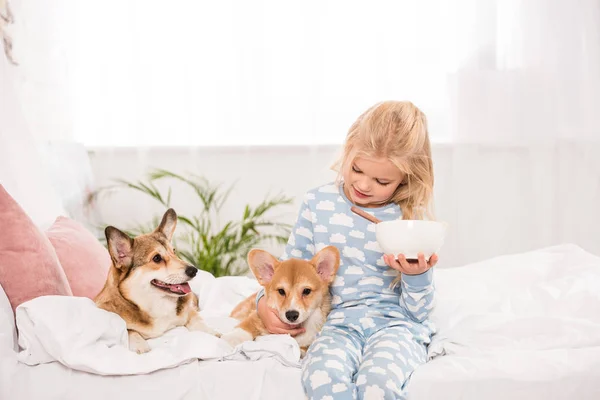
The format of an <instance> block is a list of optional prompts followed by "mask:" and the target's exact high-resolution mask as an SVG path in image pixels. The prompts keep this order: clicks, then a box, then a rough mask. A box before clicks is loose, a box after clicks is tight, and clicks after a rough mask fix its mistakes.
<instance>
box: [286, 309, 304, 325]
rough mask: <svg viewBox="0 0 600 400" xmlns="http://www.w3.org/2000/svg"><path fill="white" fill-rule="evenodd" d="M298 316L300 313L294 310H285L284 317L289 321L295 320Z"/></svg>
mask: <svg viewBox="0 0 600 400" xmlns="http://www.w3.org/2000/svg"><path fill="white" fill-rule="evenodd" d="M299 316H300V313H299V312H298V311H296V310H290V311H286V312H285V317H286V318H287V319H288V321H290V322H295V321H296V320H297V319H298V317H299Z"/></svg>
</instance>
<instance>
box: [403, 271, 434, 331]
mask: <svg viewBox="0 0 600 400" xmlns="http://www.w3.org/2000/svg"><path fill="white" fill-rule="evenodd" d="M400 288H401V292H400V307H402V308H403V309H404V311H406V315H407V316H408V317H410V319H412V320H413V321H415V322H419V323H421V322H423V321H425V320H426V319H427V318H428V317H429V314H430V313H431V309H432V308H433V295H434V287H433V268H430V269H428V270H427V271H426V272H423V273H422V274H419V275H406V274H402V278H401V281H400Z"/></svg>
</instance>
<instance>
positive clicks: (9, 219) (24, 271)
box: [0, 185, 72, 311]
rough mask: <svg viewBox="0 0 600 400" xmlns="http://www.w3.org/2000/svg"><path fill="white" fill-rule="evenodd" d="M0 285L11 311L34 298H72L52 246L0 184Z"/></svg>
mask: <svg viewBox="0 0 600 400" xmlns="http://www.w3.org/2000/svg"><path fill="white" fill-rule="evenodd" d="M40 201H44V200H43V199H40ZM0 285H2V287H3V288H4V291H5V292H6V295H7V297H8V300H9V301H10V305H11V306H12V308H13V311H14V310H15V309H16V308H17V306H18V305H19V304H21V303H24V302H26V301H29V300H31V299H33V298H36V297H38V296H44V295H66V296H70V295H72V293H71V288H70V287H69V282H68V281H67V277H66V275H65V272H64V271H63V269H62V268H61V266H60V263H59V261H58V258H57V257H56V253H55V252H54V249H53V248H52V244H51V243H50V241H49V240H48V238H47V237H46V236H45V235H44V233H43V232H41V231H40V230H39V229H38V227H37V226H35V224H34V223H33V221H32V220H31V219H30V218H29V216H28V215H27V214H26V213H25V211H23V209H22V208H21V206H19V204H17V202H16V201H15V200H14V199H13V198H12V197H11V196H10V194H8V192H7V191H6V190H5V189H4V186H2V185H0Z"/></svg>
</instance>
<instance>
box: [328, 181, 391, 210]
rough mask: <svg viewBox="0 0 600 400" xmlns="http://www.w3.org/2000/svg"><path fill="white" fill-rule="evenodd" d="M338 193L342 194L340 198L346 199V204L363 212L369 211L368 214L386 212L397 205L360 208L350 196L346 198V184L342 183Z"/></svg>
mask: <svg viewBox="0 0 600 400" xmlns="http://www.w3.org/2000/svg"><path fill="white" fill-rule="evenodd" d="M338 192H339V194H340V196H342V199H344V201H345V202H346V203H348V204H349V205H350V206H351V207H357V208H360V209H361V210H364V211H367V212H378V211H383V210H386V209H388V208H390V207H394V206H396V205H397V204H396V203H389V204H386V205H385V206H381V207H363V206H359V205H358V204H354V203H353V202H352V201H351V200H350V199H349V198H348V196H346V192H344V182H343V181H342V182H340V183H339V185H338Z"/></svg>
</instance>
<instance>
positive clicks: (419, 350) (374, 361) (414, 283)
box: [257, 184, 434, 400]
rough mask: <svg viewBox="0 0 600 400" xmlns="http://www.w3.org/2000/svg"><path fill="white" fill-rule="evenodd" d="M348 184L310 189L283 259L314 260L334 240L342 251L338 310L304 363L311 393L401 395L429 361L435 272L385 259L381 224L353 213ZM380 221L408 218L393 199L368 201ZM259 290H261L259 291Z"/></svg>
mask: <svg viewBox="0 0 600 400" xmlns="http://www.w3.org/2000/svg"><path fill="white" fill-rule="evenodd" d="M352 206H353V204H352V203H351V202H350V200H348V198H347V197H346V195H345V194H344V191H343V188H342V187H341V186H337V185H335V184H328V185H323V186H320V187H318V188H316V189H313V190H311V191H309V192H308V193H306V195H305V197H304V202H303V204H302V206H301V209H300V212H299V215H298V219H297V221H296V224H295V226H294V228H293V230H292V233H291V235H290V239H289V241H288V245H287V246H286V249H285V252H284V254H283V255H282V257H281V258H282V259H287V258H290V257H295V258H301V259H305V260H309V259H311V258H312V257H313V256H314V255H315V254H316V252H318V251H319V250H321V249H322V248H324V247H325V246H328V245H333V246H336V247H337V248H338V249H339V251H340V256H341V257H340V267H339V269H338V272H337V275H336V278H335V280H334V282H333V284H332V285H331V294H332V311H331V313H330V314H329V316H328V317H327V322H326V323H325V326H324V327H323V330H322V331H321V333H320V335H319V336H318V338H317V339H316V341H315V342H314V343H313V344H312V345H311V346H310V348H309V349H308V352H307V355H306V357H305V359H304V363H303V372H302V382H303V385H304V389H305V392H306V394H307V396H308V397H309V398H310V399H317V400H321V399H324V400H337V399H356V398H359V399H363V398H364V399H397V398H403V394H402V393H403V389H404V388H405V386H406V383H407V380H408V379H409V377H410V375H411V374H412V372H413V371H414V369H415V368H417V367H418V366H419V365H420V364H423V363H424V362H425V360H426V353H427V351H426V350H427V349H426V346H427V344H429V342H430V338H431V335H432V334H433V331H434V330H433V326H432V325H431V324H430V323H429V321H428V320H427V318H428V316H429V313H430V311H431V309H432V308H433V294H434V287H433V271H432V270H429V271H427V272H425V273H423V274H421V275H416V276H406V275H402V277H401V280H400V284H399V285H392V283H393V281H394V280H395V278H397V277H398V272H397V271H395V270H393V269H391V268H389V267H388V266H387V265H386V263H385V261H384V260H383V252H382V250H381V248H380V247H379V244H378V242H377V238H376V236H375V230H376V229H375V224H373V223H371V222H369V221H368V220H366V219H364V218H362V217H359V216H357V215H356V214H354V213H353V212H352V211H351V209H350V207H352ZM363 210H364V211H366V212H368V213H370V214H372V215H374V216H375V217H377V218H379V219H380V220H382V221H388V220H394V219H399V218H401V217H402V214H401V210H400V207H399V206H398V205H396V204H388V205H385V206H382V207H379V208H363ZM261 295H262V293H261V294H259V296H258V297H257V299H258V298H260V296H261Z"/></svg>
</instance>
